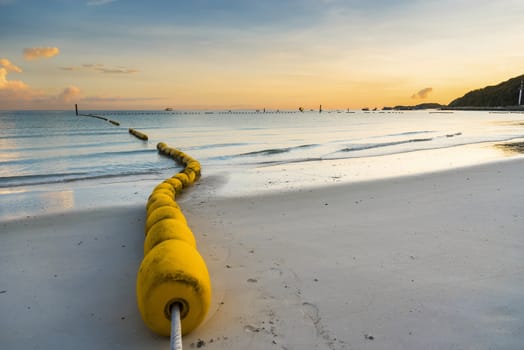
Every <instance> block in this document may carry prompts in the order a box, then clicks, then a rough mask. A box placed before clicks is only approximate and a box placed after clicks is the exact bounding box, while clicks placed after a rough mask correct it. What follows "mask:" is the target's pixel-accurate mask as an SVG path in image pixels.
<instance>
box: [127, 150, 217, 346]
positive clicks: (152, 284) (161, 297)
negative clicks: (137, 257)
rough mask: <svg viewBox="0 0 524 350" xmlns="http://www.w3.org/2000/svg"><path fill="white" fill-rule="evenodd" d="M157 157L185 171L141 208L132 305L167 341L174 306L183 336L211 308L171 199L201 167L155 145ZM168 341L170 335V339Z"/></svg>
mask: <svg viewBox="0 0 524 350" xmlns="http://www.w3.org/2000/svg"><path fill="white" fill-rule="evenodd" d="M157 149H158V151H159V152H160V153H161V154H164V155H167V156H170V157H172V158H173V159H174V160H175V161H177V162H180V163H182V164H184V165H185V168H184V170H182V171H181V172H179V173H178V174H176V175H174V176H173V177H171V178H169V179H166V180H164V181H163V182H162V183H160V184H158V185H157V186H156V187H155V188H154V189H153V192H152V193H151V195H150V196H149V199H148V201H147V206H146V224H145V240H144V259H143V260H142V263H141V264H140V268H139V270H138V276H137V284H136V289H137V303H138V309H139V311H140V314H141V316H142V319H143V320H144V323H145V324H146V325H147V326H148V327H149V328H150V329H151V330H152V331H154V332H155V333H157V334H160V335H164V336H169V335H170V332H171V319H172V310H173V306H176V307H177V312H178V311H179V312H180V319H181V328H182V334H187V333H189V332H191V331H192V330H193V329H194V328H196V327H197V326H198V325H199V324H200V323H201V322H202V321H203V320H204V317H205V315H206V313H207V311H208V309H209V305H210V303H211V281H210V278H209V273H208V270H207V267H206V263H205V261H204V259H203V258H202V256H201V255H200V254H199V252H198V251H197V249H196V241H195V237H194V236H193V233H192V232H191V229H190V228H189V226H188V224H187V221H186V219H185V217H184V214H183V213H182V211H181V209H180V207H179V206H178V204H177V203H176V200H175V199H176V196H177V194H179V193H180V191H182V190H183V189H184V188H186V187H188V186H191V185H192V184H193V183H194V182H195V181H197V180H198V179H199V178H200V174H201V167H200V163H199V162H198V161H196V160H195V159H193V158H191V157H190V156H188V155H187V154H185V153H184V152H182V151H180V150H177V149H175V148H171V147H168V146H167V145H166V144H165V143H163V142H160V143H159V144H158V145H157ZM172 336H173V335H172Z"/></svg>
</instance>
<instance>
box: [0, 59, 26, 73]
mask: <svg viewBox="0 0 524 350" xmlns="http://www.w3.org/2000/svg"><path fill="white" fill-rule="evenodd" d="M0 66H3V67H4V68H5V69H6V71H7V72H17V73H21V72H22V68H20V67H17V66H15V65H14V64H13V63H11V61H9V60H8V59H7V58H0Z"/></svg>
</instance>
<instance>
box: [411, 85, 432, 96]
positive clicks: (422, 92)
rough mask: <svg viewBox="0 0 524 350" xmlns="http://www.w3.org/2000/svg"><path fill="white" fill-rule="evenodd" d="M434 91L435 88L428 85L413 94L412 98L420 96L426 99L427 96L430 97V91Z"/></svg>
mask: <svg viewBox="0 0 524 350" xmlns="http://www.w3.org/2000/svg"><path fill="white" fill-rule="evenodd" d="M432 91H433V88H430V87H427V88H424V89H422V90H420V91H419V92H417V93H415V94H413V95H411V98H415V99H416V98H420V99H424V98H426V97H428V95H429V94H430V92H432Z"/></svg>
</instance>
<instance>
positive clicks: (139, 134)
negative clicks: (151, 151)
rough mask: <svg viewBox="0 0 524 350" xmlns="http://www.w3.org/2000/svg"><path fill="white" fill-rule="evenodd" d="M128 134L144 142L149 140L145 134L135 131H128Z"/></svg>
mask: <svg viewBox="0 0 524 350" xmlns="http://www.w3.org/2000/svg"><path fill="white" fill-rule="evenodd" d="M129 133H130V134H132V135H134V136H135V137H137V138H139V139H141V140H144V141H147V140H148V139H149V137H147V135H146V134H144V133H142V132H140V131H138V130H135V129H129Z"/></svg>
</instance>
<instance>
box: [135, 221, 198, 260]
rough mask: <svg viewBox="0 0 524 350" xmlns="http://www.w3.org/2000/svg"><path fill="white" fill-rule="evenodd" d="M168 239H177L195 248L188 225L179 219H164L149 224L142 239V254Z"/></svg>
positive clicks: (193, 238) (193, 237)
mask: <svg viewBox="0 0 524 350" xmlns="http://www.w3.org/2000/svg"><path fill="white" fill-rule="evenodd" d="M168 239H178V240H181V241H184V242H186V243H187V244H189V245H190V246H192V247H195V248H196V241H195V236H194V235H193V232H191V230H190V229H189V226H187V225H186V224H185V223H184V222H183V221H181V220H177V219H164V220H160V221H159V222H157V223H156V224H154V225H153V226H151V228H150V229H149V231H147V233H146V239H145V240H144V256H145V255H147V253H149V251H150V250H151V249H153V248H154V247H155V246H156V245H158V244H160V243H162V242H163V241H167V240H168Z"/></svg>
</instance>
